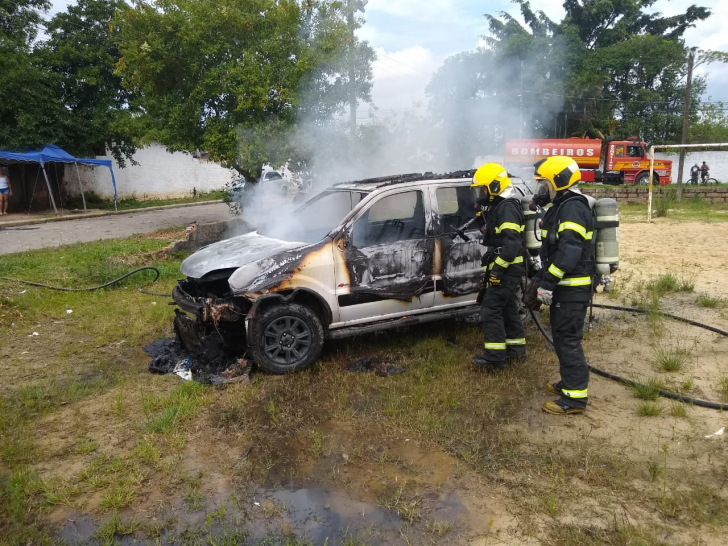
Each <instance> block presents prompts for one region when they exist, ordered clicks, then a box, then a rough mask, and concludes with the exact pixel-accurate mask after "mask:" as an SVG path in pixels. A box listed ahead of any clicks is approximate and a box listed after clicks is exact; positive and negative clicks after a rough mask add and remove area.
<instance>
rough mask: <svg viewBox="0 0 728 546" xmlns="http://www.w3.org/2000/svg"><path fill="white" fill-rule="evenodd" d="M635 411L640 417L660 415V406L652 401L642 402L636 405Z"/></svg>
mask: <svg viewBox="0 0 728 546" xmlns="http://www.w3.org/2000/svg"><path fill="white" fill-rule="evenodd" d="M637 413H639V414H640V415H641V416H642V417H657V416H659V415H662V406H660V405H659V404H656V403H654V402H642V403H641V404H640V405H639V406H637Z"/></svg>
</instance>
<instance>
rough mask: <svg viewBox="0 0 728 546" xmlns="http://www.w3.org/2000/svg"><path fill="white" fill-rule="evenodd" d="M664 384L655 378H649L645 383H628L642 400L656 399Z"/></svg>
mask: <svg viewBox="0 0 728 546" xmlns="http://www.w3.org/2000/svg"><path fill="white" fill-rule="evenodd" d="M663 388H664V385H662V383H660V382H659V381H658V380H656V379H649V380H648V381H647V382H646V383H635V384H634V385H630V390H631V391H632V393H633V394H634V395H635V396H636V397H637V398H641V399H642V400H657V399H658V398H659V397H660V390H661V389H663Z"/></svg>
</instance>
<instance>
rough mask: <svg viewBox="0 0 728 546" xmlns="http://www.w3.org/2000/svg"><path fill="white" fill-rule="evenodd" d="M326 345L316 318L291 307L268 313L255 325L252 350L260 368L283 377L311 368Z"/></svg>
mask: <svg viewBox="0 0 728 546" xmlns="http://www.w3.org/2000/svg"><path fill="white" fill-rule="evenodd" d="M323 344H324V329H323V326H322V325H321V320H320V319H319V318H318V316H316V314H315V313H314V312H313V311H312V310H311V309H309V308H308V307H306V306H304V305H300V304H297V303H291V304H286V305H275V306H273V307H269V308H267V309H265V310H264V311H263V312H262V313H261V314H260V316H259V317H257V318H256V319H255V320H254V323H253V325H252V336H251V340H250V344H249V347H250V350H251V352H252V355H253V360H254V361H255V363H256V364H258V366H259V367H260V368H261V369H263V370H265V371H267V372H270V373H274V374H278V375H282V374H287V373H293V372H297V371H300V370H304V369H306V368H308V367H309V366H311V364H313V363H314V362H315V361H316V359H317V358H318V356H319V354H320V353H321V348H322V347H323Z"/></svg>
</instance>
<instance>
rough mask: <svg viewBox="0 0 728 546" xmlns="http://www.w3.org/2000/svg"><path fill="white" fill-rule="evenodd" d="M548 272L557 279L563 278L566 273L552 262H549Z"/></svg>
mask: <svg viewBox="0 0 728 546" xmlns="http://www.w3.org/2000/svg"><path fill="white" fill-rule="evenodd" d="M549 273H551V274H552V275H553V276H554V277H556V278H557V279H563V278H564V275H566V272H565V271H562V270H561V269H559V268H558V267H556V266H555V265H554V264H551V267H549Z"/></svg>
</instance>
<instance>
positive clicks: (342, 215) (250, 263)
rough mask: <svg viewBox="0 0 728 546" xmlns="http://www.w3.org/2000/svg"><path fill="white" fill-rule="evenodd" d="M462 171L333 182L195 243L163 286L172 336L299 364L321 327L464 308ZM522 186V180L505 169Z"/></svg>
mask: <svg viewBox="0 0 728 546" xmlns="http://www.w3.org/2000/svg"><path fill="white" fill-rule="evenodd" d="M472 177H473V171H463V172H458V173H452V174H449V175H432V174H429V173H428V174H426V175H420V174H418V175H406V176H395V177H387V178H379V179H375V180H364V181H360V182H352V183H346V184H338V185H336V186H333V187H331V188H329V189H327V190H325V191H323V192H322V193H320V194H318V195H316V196H315V197H313V198H311V199H310V200H308V201H307V202H306V203H304V204H303V205H301V206H300V207H299V208H298V209H297V210H296V212H295V213H294V214H287V215H276V216H275V218H273V221H272V222H271V223H270V224H269V225H267V226H263V227H261V228H260V229H258V230H257V231H255V232H252V233H248V234H246V235H242V236H239V237H235V238H232V239H228V240H225V241H221V242H219V243H217V244H213V245H210V246H208V247H206V248H203V249H201V250H199V251H198V252H196V253H195V254H193V255H192V256H190V257H189V258H187V259H186V260H185V261H184V262H183V263H182V267H181V269H182V273H183V275H185V277H186V280H184V281H180V282H179V284H178V285H177V286H176V287H175V289H174V291H173V298H174V301H175V302H176V303H177V305H178V306H179V307H180V308H181V309H182V310H183V311H184V313H181V312H180V313H177V317H176V319H175V331H176V332H177V335H178V338H179V339H180V341H181V343H182V344H183V346H184V347H185V348H186V349H188V350H190V351H193V352H195V353H198V354H205V355H207V357H208V358H218V357H222V355H223V354H227V355H228V356H230V355H234V354H242V353H243V352H247V354H248V355H249V356H250V357H252V358H253V360H254V361H255V362H256V363H257V365H258V366H259V367H260V368H262V369H264V370H267V371H269V372H272V373H279V374H282V373H289V372H292V371H296V370H301V369H304V368H306V367H308V366H310V365H311V364H313V362H314V361H315V360H316V359H317V358H318V355H319V353H320V351H321V348H322V346H323V343H324V339H326V338H330V339H340V338H345V337H350V336H355V335H359V334H365V333H371V332H377V331H380V330H386V329H390V328H396V327H400V326H405V325H410V324H419V323H424V322H430V321H434V320H443V319H452V318H457V317H463V316H466V315H471V314H473V313H474V312H475V311H476V310H477V303H476V298H477V296H478V292H479V290H480V288H481V286H482V281H483V271H482V267H481V264H480V262H481V257H482V253H483V247H482V246H481V244H480V239H481V237H480V231H479V228H478V226H477V225H476V224H473V225H472V226H471V227H468V228H467V229H466V230H465V231H464V232H462V233H464V234H465V237H462V236H454V234H455V233H456V231H457V230H458V229H460V228H462V227H463V226H464V225H465V224H467V223H468V222H469V220H471V219H473V218H474V216H475V214H476V207H475V194H474V192H473V191H472V189H471V188H470V184H471V180H472ZM512 181H513V184H514V187H515V188H516V190H517V191H518V192H519V193H520V194H521V195H530V194H531V191H530V190H529V189H528V187H526V185H525V183H524V182H523V181H522V180H521V179H518V178H515V177H514V178H513V179H512Z"/></svg>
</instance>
